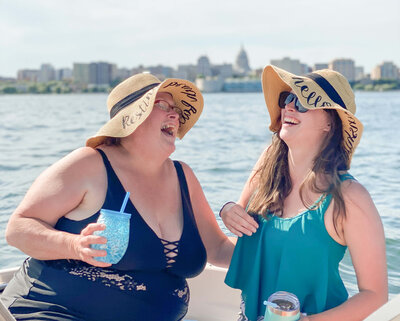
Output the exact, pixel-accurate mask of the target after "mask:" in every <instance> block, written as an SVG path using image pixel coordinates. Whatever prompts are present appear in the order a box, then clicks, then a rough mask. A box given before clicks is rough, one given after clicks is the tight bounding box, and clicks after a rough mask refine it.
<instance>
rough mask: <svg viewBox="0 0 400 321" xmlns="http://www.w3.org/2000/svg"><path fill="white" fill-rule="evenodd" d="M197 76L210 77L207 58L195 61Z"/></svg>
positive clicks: (209, 65)
mask: <svg viewBox="0 0 400 321" xmlns="http://www.w3.org/2000/svg"><path fill="white" fill-rule="evenodd" d="M197 75H198V76H200V75H201V76H203V77H210V76H211V75H212V73H211V64H210V60H209V59H208V57H207V56H201V57H200V58H199V59H198V60H197Z"/></svg>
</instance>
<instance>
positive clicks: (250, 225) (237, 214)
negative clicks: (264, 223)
mask: <svg viewBox="0 0 400 321" xmlns="http://www.w3.org/2000/svg"><path fill="white" fill-rule="evenodd" d="M220 215H221V218H222V221H223V222H224V224H225V226H226V227H227V228H228V230H229V231H231V232H232V233H233V234H235V235H237V236H239V237H241V236H243V234H246V235H249V236H250V235H252V234H253V233H255V232H256V231H257V228H258V224H257V222H256V221H255V220H254V219H253V218H252V217H251V216H250V215H249V214H247V212H246V211H245V210H244V209H243V207H241V206H240V205H238V204H236V203H233V202H230V203H227V204H226V205H225V206H224V207H223V208H222V209H221V212H220Z"/></svg>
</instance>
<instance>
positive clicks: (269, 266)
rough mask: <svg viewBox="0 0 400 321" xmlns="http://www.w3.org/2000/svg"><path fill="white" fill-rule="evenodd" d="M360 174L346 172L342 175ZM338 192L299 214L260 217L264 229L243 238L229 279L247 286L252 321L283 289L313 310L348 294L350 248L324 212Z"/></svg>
mask: <svg viewBox="0 0 400 321" xmlns="http://www.w3.org/2000/svg"><path fill="white" fill-rule="evenodd" d="M346 179H354V178H353V177H352V176H351V175H349V174H346V175H343V176H342V177H341V180H342V181H344V180H346ZM331 199H332V195H330V194H328V195H325V194H324V195H322V196H321V197H320V199H319V200H317V201H316V204H318V203H319V201H321V200H322V201H321V203H320V204H319V206H318V207H317V208H313V209H311V210H306V211H304V212H302V213H300V214H298V215H297V216H295V217H291V218H280V217H277V216H274V215H272V214H269V215H268V217H267V219H265V218H263V217H261V216H259V215H258V216H257V218H258V223H259V228H258V229H257V232H256V233H254V234H253V235H252V236H246V235H244V236H243V237H240V238H239V239H238V241H237V244H236V247H235V251H234V253H233V257H232V260H231V264H230V267H229V270H228V273H227V275H226V278H225V283H226V284H227V285H229V286H230V287H232V288H236V289H240V290H242V299H243V301H244V303H245V314H246V317H247V318H248V319H249V320H250V321H253V320H254V321H255V320H257V317H258V316H263V315H264V313H265V305H264V304H263V302H264V300H267V299H268V297H269V296H270V295H271V294H272V293H274V292H277V291H287V292H291V293H294V294H295V295H296V296H297V297H298V299H299V301H300V310H301V312H305V313H307V314H315V313H320V312H323V311H325V310H328V309H331V308H334V307H336V306H338V305H340V304H342V303H343V302H344V301H346V300H347V298H348V293H347V290H346V288H345V286H344V284H343V281H342V279H341V277H340V275H339V262H340V261H341V260H342V259H343V256H344V253H345V251H346V249H347V247H346V246H343V245H341V244H339V243H337V242H336V241H335V240H333V239H332V238H331V236H330V235H329V234H328V232H327V230H326V228H325V223H324V214H325V212H326V210H327V208H328V206H329V204H330V202H331Z"/></svg>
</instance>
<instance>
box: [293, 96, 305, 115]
mask: <svg viewBox="0 0 400 321" xmlns="http://www.w3.org/2000/svg"><path fill="white" fill-rule="evenodd" d="M296 98H297V97H296ZM294 106H295V108H296V110H297V111H298V112H299V113H305V112H307V111H308V109H307V108H305V107H303V105H302V104H300V101H299V99H297V100H296V103H295V104H294Z"/></svg>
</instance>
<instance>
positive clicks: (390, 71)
mask: <svg viewBox="0 0 400 321" xmlns="http://www.w3.org/2000/svg"><path fill="white" fill-rule="evenodd" d="M371 79H375V80H378V79H388V80H396V79H400V75H399V68H398V67H397V66H396V65H395V64H394V63H393V62H391V61H385V62H383V63H381V64H380V65H378V66H376V67H375V68H374V69H373V71H372V73H371Z"/></svg>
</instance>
